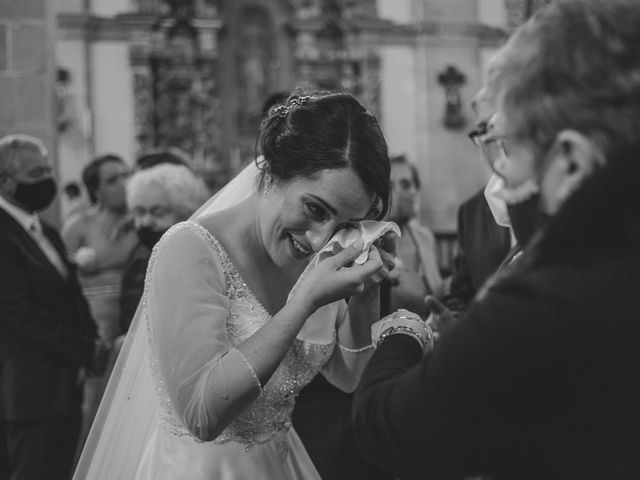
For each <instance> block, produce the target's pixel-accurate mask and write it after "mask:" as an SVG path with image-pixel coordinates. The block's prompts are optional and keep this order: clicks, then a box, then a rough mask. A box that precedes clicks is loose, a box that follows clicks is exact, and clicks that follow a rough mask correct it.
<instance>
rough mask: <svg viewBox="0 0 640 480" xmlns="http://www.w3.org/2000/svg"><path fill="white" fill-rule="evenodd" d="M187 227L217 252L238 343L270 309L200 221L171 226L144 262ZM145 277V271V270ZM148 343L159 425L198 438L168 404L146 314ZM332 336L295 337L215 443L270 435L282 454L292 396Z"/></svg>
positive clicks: (325, 353)
mask: <svg viewBox="0 0 640 480" xmlns="http://www.w3.org/2000/svg"><path fill="white" fill-rule="evenodd" d="M184 229H188V230H190V231H192V232H194V233H195V234H197V235H198V236H199V237H200V238H202V239H203V240H205V241H206V242H207V244H208V245H209V246H210V247H211V249H212V251H213V252H215V254H217V255H218V257H219V259H220V262H221V264H222V268H223V273H224V277H225V282H226V295H227V297H228V298H229V301H230V302H229V303H230V314H229V319H228V320H227V332H228V335H229V338H230V341H231V345H230V346H231V347H232V348H233V347H235V346H237V345H238V344H239V343H241V342H242V341H244V340H245V339H246V338H248V337H249V336H251V335H252V334H253V333H255V332H256V330H258V329H259V328H260V327H261V326H262V325H264V324H265V323H266V322H267V321H268V320H269V318H270V315H269V313H268V312H267V310H266V309H265V308H264V306H263V305H262V304H261V303H260V302H259V301H258V299H257V298H256V297H255V295H254V294H253V292H252V291H251V290H250V289H249V287H248V286H247V285H246V283H245V282H244V280H243V279H242V277H241V275H240V273H239V272H238V270H237V269H236V268H235V266H234V265H233V263H232V262H231V260H230V258H229V256H228V255H227V253H226V252H225V250H224V249H223V247H222V245H221V244H220V243H219V242H218V240H217V239H216V238H215V237H213V235H211V233H209V231H208V230H206V229H205V228H204V227H202V226H201V225H199V224H197V223H194V222H182V223H179V224H177V225H174V226H173V227H171V229H170V230H169V232H167V234H165V235H164V236H163V237H162V239H161V240H160V242H159V244H158V245H156V248H155V249H154V255H152V258H151V260H150V261H149V272H150V271H151V270H152V268H153V265H154V263H155V256H156V255H155V254H156V252H157V250H158V247H159V246H160V244H161V243H164V242H165V241H166V240H167V239H168V238H170V237H171V235H172V233H174V232H176V231H178V230H184ZM147 278H150V275H149V274H148V275H147ZM147 290H148V284H147V285H145V296H144V300H143V306H145V307H146V305H145V303H144V302H145V301H146V297H147ZM145 321H146V323H147V331H148V339H149V345H150V352H151V353H150V355H149V357H150V359H149V360H150V363H151V372H152V376H153V379H154V384H155V387H156V395H157V398H158V403H159V405H160V409H159V410H160V412H159V413H160V415H159V419H160V420H159V421H160V426H161V427H162V428H163V429H165V430H167V431H169V432H171V433H172V434H174V435H179V436H185V435H187V436H190V437H192V438H193V440H194V441H196V442H199V440H198V439H196V438H195V437H193V436H192V435H191V434H190V433H189V431H188V430H187V429H186V428H185V427H184V426H183V425H182V423H181V422H180V420H179V419H178V417H177V415H176V413H175V410H174V409H173V406H172V404H171V401H170V399H169V396H168V393H167V391H166V387H165V385H164V382H163V379H162V376H161V374H160V371H159V367H158V363H157V359H156V356H155V353H154V352H155V350H154V346H153V338H152V332H151V328H150V322H149V319H148V318H146V308H145ZM335 345H336V344H335V341H334V342H333V343H330V344H328V345H317V344H311V343H306V342H303V341H301V340H299V339H295V340H294V342H293V343H292V345H291V347H290V348H289V350H288V352H287V354H286V355H285V357H284V358H283V359H282V361H281V363H280V365H279V367H278V368H277V369H276V371H275V372H274V373H273V375H272V376H271V378H270V379H269V381H268V382H267V383H266V384H265V386H264V387H263V389H262V393H261V394H260V395H259V396H258V398H257V399H256V400H255V401H254V403H253V404H252V405H251V406H250V407H249V408H247V409H246V410H245V411H244V412H243V413H242V414H241V415H240V416H238V417H237V418H236V419H235V420H234V421H233V422H232V423H231V424H230V425H229V426H228V427H227V428H226V429H225V430H224V431H223V432H222V433H221V434H220V435H219V436H218V437H217V438H216V439H215V440H214V442H215V443H226V442H231V441H235V442H239V443H242V444H244V445H245V447H246V449H247V450H248V449H249V448H250V447H251V446H252V445H253V444H256V443H264V442H268V441H270V440H272V439H273V440H275V442H276V444H277V447H278V451H279V452H280V454H281V455H282V457H283V458H284V457H286V455H287V451H288V446H287V442H286V433H287V431H288V430H289V428H290V427H291V412H292V411H293V407H294V403H295V397H296V396H297V395H298V393H299V392H300V390H301V389H302V388H303V387H304V386H305V385H306V384H308V383H309V382H310V381H311V380H312V379H313V377H315V376H316V374H317V373H318V372H319V371H320V369H321V368H322V366H323V365H324V364H325V363H326V362H327V361H328V360H329V358H330V357H331V355H332V354H333V350H334V348H335Z"/></svg>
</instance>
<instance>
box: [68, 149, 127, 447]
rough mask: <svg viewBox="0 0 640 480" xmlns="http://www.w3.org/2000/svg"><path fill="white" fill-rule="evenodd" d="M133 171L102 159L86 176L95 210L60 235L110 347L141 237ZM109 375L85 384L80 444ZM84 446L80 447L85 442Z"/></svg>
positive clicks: (101, 334)
mask: <svg viewBox="0 0 640 480" xmlns="http://www.w3.org/2000/svg"><path fill="white" fill-rule="evenodd" d="M128 175H129V169H128V167H127V165H126V164H125V162H124V160H122V158H120V157H118V156H115V155H103V156H100V157H97V158H95V159H94V160H92V161H91V162H90V163H89V164H88V165H87V166H86V167H85V168H84V169H83V171H82V181H83V182H84V185H85V188H86V190H87V193H88V195H89V198H90V200H91V202H92V207H91V208H89V209H87V210H85V211H83V212H80V213H79V214H78V215H76V216H75V217H74V218H72V219H70V221H69V222H68V223H67V224H66V225H65V228H64V229H63V231H62V238H63V239H64V242H65V245H66V247H67V251H68V252H69V255H70V258H72V259H73V261H74V263H75V264H76V265H77V268H78V272H79V274H80V282H81V284H82V287H83V292H84V294H85V297H86V298H87V301H88V302H89V305H90V307H91V311H92V313H93V316H94V318H95V321H96V323H97V327H98V335H99V337H100V338H101V339H103V340H106V341H109V342H112V341H113V340H114V339H115V338H116V337H117V336H118V335H120V334H121V333H122V329H121V327H120V285H121V282H122V274H123V271H124V266H125V264H126V261H127V259H128V258H129V255H130V253H131V251H132V250H133V248H134V247H135V245H136V243H137V237H136V234H135V231H134V229H133V225H132V223H131V221H130V218H129V216H128V214H127V203H126V198H125V183H126V180H127V177H128ZM108 379H109V372H108V370H107V372H105V374H104V375H102V376H101V377H92V378H87V381H86V382H85V400H84V406H83V416H84V418H83V429H82V432H83V433H82V438H85V437H86V435H87V433H88V431H89V428H90V427H91V422H92V421H93V418H94V416H95V414H96V411H97V409H98V405H99V404H100V399H101V398H102V393H103V392H104V388H105V386H106V383H107V381H108ZM81 443H82V442H81Z"/></svg>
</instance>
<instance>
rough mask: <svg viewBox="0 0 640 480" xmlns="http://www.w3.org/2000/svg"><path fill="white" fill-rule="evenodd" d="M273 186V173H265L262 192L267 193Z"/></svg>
mask: <svg viewBox="0 0 640 480" xmlns="http://www.w3.org/2000/svg"><path fill="white" fill-rule="evenodd" d="M272 186H273V177H272V176H271V175H268V174H267V175H265V176H264V183H263V184H262V193H263V194H264V195H266V194H267V193H269V190H271V187H272Z"/></svg>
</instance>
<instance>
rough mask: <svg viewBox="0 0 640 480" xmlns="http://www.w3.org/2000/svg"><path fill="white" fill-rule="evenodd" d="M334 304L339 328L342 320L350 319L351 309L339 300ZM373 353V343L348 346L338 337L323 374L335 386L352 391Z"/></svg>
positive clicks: (347, 320)
mask: <svg viewBox="0 0 640 480" xmlns="http://www.w3.org/2000/svg"><path fill="white" fill-rule="evenodd" d="M333 305H335V307H336V308H337V322H336V330H337V329H338V326H339V325H340V324H341V323H342V322H349V321H350V319H349V310H348V308H347V304H346V303H345V302H338V303H335V304H333ZM372 354H373V346H372V345H368V346H366V347H364V348H357V349H352V348H347V347H344V346H342V345H340V338H339V337H338V345H337V348H336V349H335V350H334V351H333V355H332V356H331V358H330V359H329V361H328V362H327V363H326V364H325V366H324V367H323V369H322V375H323V376H324V377H325V378H326V379H327V381H328V382H329V383H331V384H332V385H334V386H335V387H337V388H339V389H340V390H342V391H344V392H348V393H351V392H353V391H354V390H355V389H356V387H357V386H358V383H359V382H360V377H361V376H362V372H363V371H364V367H366V365H367V362H368V361H369V358H371V355H372Z"/></svg>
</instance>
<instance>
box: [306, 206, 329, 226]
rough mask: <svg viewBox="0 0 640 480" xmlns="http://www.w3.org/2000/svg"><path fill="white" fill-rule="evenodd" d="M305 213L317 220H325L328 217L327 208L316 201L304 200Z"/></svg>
mask: <svg viewBox="0 0 640 480" xmlns="http://www.w3.org/2000/svg"><path fill="white" fill-rule="evenodd" d="M304 208H305V213H306V214H307V215H308V216H309V217H311V218H312V219H314V220H316V221H320V222H322V221H324V220H326V219H327V218H328V212H327V210H326V209H325V208H324V207H322V206H321V205H319V204H317V203H314V202H304Z"/></svg>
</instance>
